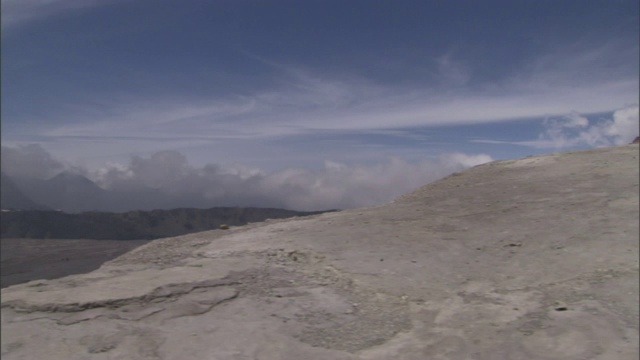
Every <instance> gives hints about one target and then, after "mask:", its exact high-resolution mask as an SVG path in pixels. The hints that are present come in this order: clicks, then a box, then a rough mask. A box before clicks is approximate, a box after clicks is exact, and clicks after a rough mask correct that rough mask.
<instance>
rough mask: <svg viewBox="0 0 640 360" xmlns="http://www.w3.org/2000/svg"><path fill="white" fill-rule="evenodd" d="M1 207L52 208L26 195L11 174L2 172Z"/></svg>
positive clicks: (0, 187)
mask: <svg viewBox="0 0 640 360" xmlns="http://www.w3.org/2000/svg"><path fill="white" fill-rule="evenodd" d="M0 207H1V208H2V209H18V210H50V209H49V208H48V207H46V206H44V205H41V204H38V203H36V202H35V201H33V200H32V199H31V198H29V197H28V196H27V195H25V194H24V193H23V192H22V191H21V190H20V188H19V187H18V186H17V185H16V183H15V182H14V181H13V179H11V178H10V177H9V176H7V175H5V174H4V173H0Z"/></svg>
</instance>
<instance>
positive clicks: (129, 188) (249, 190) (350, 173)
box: [2, 145, 493, 210]
mask: <svg viewBox="0 0 640 360" xmlns="http://www.w3.org/2000/svg"><path fill="white" fill-rule="evenodd" d="M2 156H3V162H2V171H3V172H5V173H7V174H8V175H10V176H20V177H40V178H45V177H47V176H51V175H52V174H53V173H54V172H55V171H62V170H64V169H66V170H70V169H69V168H68V167H66V168H65V166H64V165H63V164H62V162H61V161H58V160H56V159H54V158H53V157H51V156H50V155H49V154H48V153H47V152H46V151H45V150H44V149H42V148H41V147H39V146H37V145H30V146H25V147H19V148H7V147H3V149H2ZM5 160H6V161H5ZM492 160H493V159H492V158H491V157H490V156H489V155H484V154H478V155H468V154H463V153H450V154H445V155H441V156H440V157H437V158H433V159H427V160H423V161H420V162H408V161H406V160H403V159H401V158H390V159H388V160H387V161H384V162H381V163H377V164H344V163H339V162H334V161H326V162H325V163H324V166H323V167H322V168H320V169H307V168H289V169H285V170H281V171H277V172H272V173H267V172H264V171H262V170H260V169H256V168H248V167H244V166H232V167H221V166H218V165H215V164H207V165H205V166H202V167H196V166H193V165H191V164H190V163H189V161H188V160H187V158H186V157H185V156H184V155H183V154H181V153H179V152H177V151H164V152H157V153H154V154H153V155H151V156H149V157H137V156H134V157H132V158H131V159H130V161H129V162H128V163H126V164H122V163H109V164H107V165H105V166H104V167H102V168H100V169H98V170H96V171H92V172H89V171H87V170H86V169H80V168H75V169H73V170H72V171H73V172H80V173H83V174H84V175H87V176H88V177H89V178H91V179H92V180H93V181H95V182H96V183H97V184H98V185H100V186H101V187H102V188H104V189H107V190H111V191H114V192H119V193H123V192H130V193H132V194H136V193H138V194H140V193H144V192H147V193H148V192H150V191H155V192H157V193H161V194H163V195H166V196H167V198H168V199H171V203H169V204H166V207H189V206H192V207H206V206H262V207H282V208H288V209H295V210H321V209H345V208H354V207H361V206H370V205H377V204H382V203H385V202H388V201H391V200H393V199H394V198H395V197H397V196H399V195H402V194H404V193H407V192H409V191H412V190H414V189H416V188H418V187H420V186H422V185H424V184H426V183H428V182H431V181H434V180H437V179H438V178H441V177H444V176H446V175H448V174H450V173H452V172H455V171H459V170H462V169H464V168H468V167H471V166H474V165H478V164H481V163H485V162H488V161H492ZM17 165H19V166H17ZM131 198H132V199H134V198H135V196H132V197H131ZM129 205H130V207H131V208H132V209H135V208H136V204H135V203H131V204H129Z"/></svg>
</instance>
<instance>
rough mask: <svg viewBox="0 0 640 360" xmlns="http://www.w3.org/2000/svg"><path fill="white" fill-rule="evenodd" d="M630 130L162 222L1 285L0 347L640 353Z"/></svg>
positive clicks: (351, 354)
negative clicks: (450, 169) (623, 135)
mask: <svg viewBox="0 0 640 360" xmlns="http://www.w3.org/2000/svg"><path fill="white" fill-rule="evenodd" d="M638 187H639V171H638V145H637V144H636V145H627V146H622V147H613V148H603V149H596V150H586V151H584V150H583V151H573V152H563V153H554V154H549V155H544V156H536V157H528V158H524V159H519V160H509V161H498V162H493V163H488V164H485V165H481V166H477V167H475V168H473V169H470V170H468V171H465V172H462V173H458V174H454V175H452V176H450V177H448V178H445V179H443V180H440V181H438V182H435V183H432V184H429V185H427V186H424V187H422V188H420V189H419V190H417V191H415V192H413V193H410V194H407V195H405V196H402V197H400V198H398V199H397V200H396V201H394V202H392V203H390V204H386V205H383V206H378V207H371V208H364V209H356V210H349V211H342V212H336V213H327V214H322V215H317V216H313V217H309V218H304V219H292V220H277V221H267V222H264V223H259V224H250V225H247V226H244V227H238V228H232V229H230V230H227V231H222V230H215V231H209V232H203V233H197V234H191V235H187V236H181V237H176V238H167V239H161V240H156V241H154V242H152V243H149V244H147V245H145V246H142V247H139V248H137V249H135V250H133V251H131V252H129V253H127V254H125V255H123V256H121V257H119V258H117V259H115V260H113V261H111V262H109V263H107V264H105V265H103V266H102V267H101V268H100V269H98V270H96V271H94V272H92V273H89V274H84V275H74V276H69V277H66V278H62V279H57V280H52V281H34V282H30V283H27V284H21V285H17V286H11V287H8V288H5V289H2V300H1V301H2V356H3V359H52V360H54V359H65V360H66V359H166V360H172V359H218V360H227V359H229V360H231V359H263V360H264V359H281V360H290V359H318V360H322V359H327V360H328V359H331V360H339V359H352V360H356V359H357V360H374V359H375V360H387V359H406V360H423V359H455V360H458V359H475V360H482V359H486V360H496V359H519V360H524V359H565V360H572V359H573V360H578V359H580V360H585V359H601V360H605V359H606V360H618V359H621V360H622V359H625V360H626V359H629V360H631V359H637V357H638V237H639V229H638V218H639V214H638Z"/></svg>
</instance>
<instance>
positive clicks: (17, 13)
mask: <svg viewBox="0 0 640 360" xmlns="http://www.w3.org/2000/svg"><path fill="white" fill-rule="evenodd" d="M115 1H122V0H2V3H1V4H2V31H3V32H4V31H8V30H11V29H13V28H16V27H18V26H21V25H24V24H26V23H28V22H32V21H37V20H39V19H44V18H46V17H48V16H53V15H58V14H63V13H66V12H70V11H74V10H79V9H83V8H89V7H95V6H100V5H104V4H107V3H111V2H115Z"/></svg>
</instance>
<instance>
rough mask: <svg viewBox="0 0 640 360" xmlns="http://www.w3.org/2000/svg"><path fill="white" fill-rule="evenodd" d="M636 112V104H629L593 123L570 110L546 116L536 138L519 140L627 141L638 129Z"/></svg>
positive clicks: (545, 144) (553, 143) (558, 145)
mask: <svg viewBox="0 0 640 360" xmlns="http://www.w3.org/2000/svg"><path fill="white" fill-rule="evenodd" d="M638 113H639V109H638V105H632V106H628V107H626V108H624V109H620V110H618V111H615V112H614V113H613V117H612V118H611V119H604V120H600V121H597V122H595V123H592V122H590V121H589V119H587V118H586V117H584V116H581V115H580V114H578V113H576V112H573V113H571V114H569V115H566V116H564V117H561V118H550V119H547V120H545V122H544V127H545V129H544V131H543V132H542V133H541V134H540V135H539V137H538V139H537V140H533V141H523V142H520V143H519V144H521V145H527V146H532V147H536V148H555V149H562V148H570V147H575V146H589V147H603V146H613V145H624V144H629V143H631V141H633V140H634V139H635V138H636V137H637V136H638V133H639V132H640V130H639V121H638V118H639V116H638Z"/></svg>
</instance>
